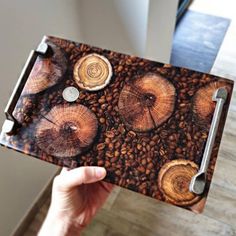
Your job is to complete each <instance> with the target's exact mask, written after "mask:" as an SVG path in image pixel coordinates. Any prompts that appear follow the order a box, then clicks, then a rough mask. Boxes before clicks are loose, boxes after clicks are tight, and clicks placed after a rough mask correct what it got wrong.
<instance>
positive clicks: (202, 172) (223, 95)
mask: <svg viewBox="0 0 236 236" xmlns="http://www.w3.org/2000/svg"><path fill="white" fill-rule="evenodd" d="M227 95H228V93H227V90H226V89H225V88H223V87H222V88H219V89H217V90H216V91H215V93H214V95H213V97H212V100H213V101H215V102H216V107H215V111H214V115H213V118H212V123H211V127H210V130H209V134H208V138H207V142H206V147H205V150H204V153H203V158H202V162H201V166H200V169H199V171H198V173H197V174H196V175H194V176H193V177H192V179H191V182H190V185H189V190H190V191H191V192H193V193H195V194H198V195H200V194H202V193H203V192H204V189H205V185H206V175H207V169H208V166H209V162H210V158H211V153H212V149H213V146H214V142H215V137H216V134H217V130H218V127H219V122H220V118H221V114H222V111H223V106H224V103H225V101H226V99H227Z"/></svg>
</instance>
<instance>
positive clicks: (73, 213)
mask: <svg viewBox="0 0 236 236" xmlns="http://www.w3.org/2000/svg"><path fill="white" fill-rule="evenodd" d="M105 176H106V170H105V169H104V168H103V167H79V168H76V169H73V170H69V169H66V168H63V169H62V171H61V173H60V175H58V176H56V177H55V179H54V182H53V187H52V201H51V205H50V208H49V211H48V214H47V216H46V219H45V221H44V223H43V225H42V227H41V229H40V231H39V233H38V236H44V235H58V236H67V235H70V236H74V235H80V233H81V231H82V230H83V228H84V227H86V226H87V225H88V224H89V222H90V220H91V219H92V218H93V216H94V215H95V214H96V212H97V211H98V209H99V208H100V207H101V206H102V205H103V204H104V202H105V200H106V199H107V197H108V196H109V194H110V192H111V190H112V188H113V185H112V184H109V183H105V182H102V181H101V180H102V179H104V177H105Z"/></svg>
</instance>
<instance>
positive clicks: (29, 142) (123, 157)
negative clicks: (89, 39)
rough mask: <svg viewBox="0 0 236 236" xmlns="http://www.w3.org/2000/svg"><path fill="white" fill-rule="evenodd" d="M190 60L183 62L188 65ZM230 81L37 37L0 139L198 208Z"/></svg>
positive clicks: (215, 150) (211, 168)
mask: <svg viewBox="0 0 236 236" xmlns="http://www.w3.org/2000/svg"><path fill="white" fill-rule="evenodd" d="M188 60H189V59H188ZM232 89H233V81H231V80H228V79H224V78H220V77H218V76H214V75H209V74H204V73H200V72H197V71H192V70H189V69H185V68H178V67H174V66H171V65H167V64H162V63H158V62H155V61H150V60H146V59H143V58H139V57H136V56H132V55H125V54H121V53H118V52H114V51H110V50H106V49H101V48H96V47H92V46H89V45H86V44H81V43H76V42H72V41H69V40H64V39H60V38H56V37H51V36H45V37H44V38H43V39H42V41H41V43H40V44H39V46H38V48H37V49H36V50H34V51H32V52H31V54H30V56H29V58H28V60H27V62H26V65H25V67H24V69H23V71H22V73H21V76H20V78H19V80H18V82H17V84H16V87H15V89H14V91H13V93H12V96H11V97H10V99H9V102H8V105H7V107H6V109H5V114H6V120H5V122H4V124H3V128H2V132H1V136H0V143H1V144H2V145H3V146H6V147H8V148H11V149H14V150H16V151H19V152H22V153H25V154H28V155H30V156H33V157H36V158H38V159H41V160H44V161H47V162H51V163H53V164H56V165H59V166H66V167H69V168H76V167H79V166H90V165H98V166H104V167H105V168H106V169H107V172H108V174H107V177H106V179H105V180H106V181H108V182H111V183H113V184H116V185H119V186H121V187H124V188H128V189H131V190H133V191H136V192H139V193H141V194H144V195H147V196H150V197H152V198H156V199H158V200H161V201H165V202H169V203H171V204H173V205H177V206H180V207H182V208H186V209H189V210H192V211H194V212H201V211H202V210H203V208H204V204H205V201H206V196H207V194H208V191H209V186H210V183H211V179H212V175H213V171H214V167H215V162H216V158H217V153H218V150H219V146H220V140H221V137H222V133H223V128H224V124H225V120H226V116H227V111H228V108H229V103H230V98H231V94H232Z"/></svg>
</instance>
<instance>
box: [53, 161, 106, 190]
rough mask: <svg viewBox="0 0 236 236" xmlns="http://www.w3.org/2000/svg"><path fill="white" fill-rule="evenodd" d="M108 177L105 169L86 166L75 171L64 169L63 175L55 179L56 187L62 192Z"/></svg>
mask: <svg viewBox="0 0 236 236" xmlns="http://www.w3.org/2000/svg"><path fill="white" fill-rule="evenodd" d="M105 176H106V170H105V168H103V167H95V166H86V167H79V168H76V169H73V170H67V169H63V170H62V172H61V174H60V175H58V176H57V177H56V178H55V179H54V185H55V187H56V188H59V189H60V190H65V191H66V190H70V189H72V188H75V187H78V186H79V185H81V184H89V183H94V182H97V181H99V180H102V179H103V178H104V177H105Z"/></svg>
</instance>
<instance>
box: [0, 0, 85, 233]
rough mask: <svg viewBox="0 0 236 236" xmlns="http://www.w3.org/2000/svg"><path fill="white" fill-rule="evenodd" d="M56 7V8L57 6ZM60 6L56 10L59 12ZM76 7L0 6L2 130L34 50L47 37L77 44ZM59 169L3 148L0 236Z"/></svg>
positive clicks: (26, 0) (26, 1)
mask: <svg viewBox="0 0 236 236" xmlns="http://www.w3.org/2000/svg"><path fill="white" fill-rule="evenodd" d="M57 3H58V4H57ZM56 5H57V6H56ZM77 8H78V5H77V1H76V0H75V1H70V4H68V1H63V0H53V1H52V0H50V1H46V0H41V1H36V0H34V1H33V0H20V1H9V0H0V36H1V37H0V55H1V56H0V101H1V102H0V126H1V124H2V123H3V120H4V118H5V117H4V114H3V110H4V108H5V105H6V103H7V101H8V99H9V96H10V94H11V92H12V89H13V87H14V85H15V83H16V80H17V78H18V76H19V74H20V71H21V69H22V66H23V64H24V62H25V61H26V59H27V57H28V54H29V52H30V50H31V49H33V48H35V46H36V45H37V44H38V42H39V41H40V40H41V38H42V36H43V35H44V34H55V35H60V36H62V37H67V38H74V39H79V37H80V31H79V24H78V22H79V20H78V14H77V10H76V9H77ZM56 169H57V167H55V166H53V165H51V164H48V163H46V162H42V161H38V160H37V159H35V158H30V157H28V156H26V155H22V154H19V153H16V152H14V151H11V150H7V149H4V148H0V235H1V236H8V235H10V233H11V232H12V231H13V229H14V228H15V227H16V225H17V223H18V222H19V221H20V219H21V218H22V217H23V216H24V214H25V212H26V211H27V209H28V207H29V206H30V205H31V204H32V202H33V201H34V199H35V198H36V197H37V195H38V194H39V192H40V190H41V189H42V188H43V186H44V185H45V184H46V182H47V181H48V179H49V178H50V176H52V175H53V173H55V171H56Z"/></svg>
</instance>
